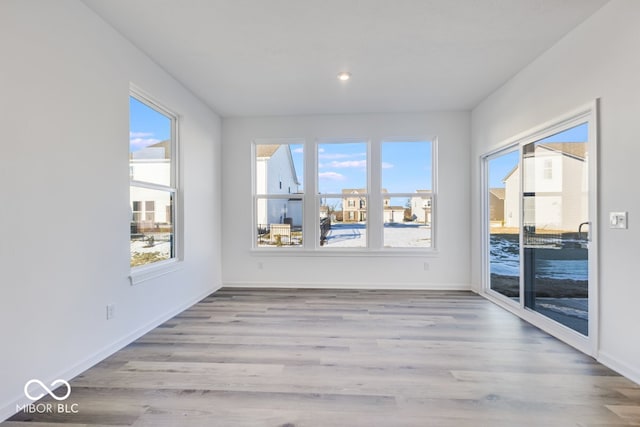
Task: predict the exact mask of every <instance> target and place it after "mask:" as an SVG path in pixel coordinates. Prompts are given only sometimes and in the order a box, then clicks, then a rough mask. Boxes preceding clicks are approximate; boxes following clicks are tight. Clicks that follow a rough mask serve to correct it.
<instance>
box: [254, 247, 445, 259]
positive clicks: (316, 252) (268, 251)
mask: <svg viewBox="0 0 640 427" xmlns="http://www.w3.org/2000/svg"><path fill="white" fill-rule="evenodd" d="M250 252H251V255H252V256H267V257H270V256H275V257H277V256H287V257H291V256H294V257H295V256H300V257H403V258H412V257H415V258H424V257H437V256H438V255H439V254H440V253H439V252H438V250H436V249H434V248H426V249H410V248H397V249H386V250H380V249H376V250H374V249H359V250H358V249H349V248H334V249H294V248H291V249H288V248H253V249H251V251H250Z"/></svg>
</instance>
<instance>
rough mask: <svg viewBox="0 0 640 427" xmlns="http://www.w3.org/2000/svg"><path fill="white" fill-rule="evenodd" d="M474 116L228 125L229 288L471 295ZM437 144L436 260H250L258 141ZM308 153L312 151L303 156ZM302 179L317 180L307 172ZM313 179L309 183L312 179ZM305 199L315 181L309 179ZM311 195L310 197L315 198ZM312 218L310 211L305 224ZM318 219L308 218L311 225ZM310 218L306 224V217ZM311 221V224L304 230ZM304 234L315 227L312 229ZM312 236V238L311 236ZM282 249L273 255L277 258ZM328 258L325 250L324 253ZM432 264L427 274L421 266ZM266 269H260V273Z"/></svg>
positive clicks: (235, 121)
mask: <svg viewBox="0 0 640 427" xmlns="http://www.w3.org/2000/svg"><path fill="white" fill-rule="evenodd" d="M469 119H470V117H469V113H462V112H451V113H425V114H367V115H352V116H349V115H345V116H299V117H263V118H229V119H224V120H223V126H222V128H223V132H222V134H223V137H222V139H223V147H222V152H223V156H224V158H225V162H224V165H223V167H222V168H223V169H222V173H223V180H224V182H225V191H224V194H223V200H222V218H223V224H224V227H223V234H222V246H223V255H222V264H223V269H222V270H223V283H224V284H225V285H255V286H301V287H318V286H331V287H386V288H438V289H441V288H456V289H468V288H469V270H468V266H469V259H470V255H469V247H468V242H469V234H470V230H469V209H470V205H469V199H470V194H469V182H470V175H469V140H470V136H469ZM412 136H413V137H422V138H427V137H437V138H438V144H439V145H438V158H439V164H438V168H439V169H438V171H439V176H438V187H439V198H438V206H437V209H438V210H437V213H438V218H437V219H436V220H435V221H436V222H437V231H436V232H437V237H438V239H439V240H438V244H437V245H438V249H439V253H438V254H437V255H435V256H433V257H411V256H407V257H386V256H385V257H378V256H376V257H371V256H357V257H345V256H340V255H335V256H315V255H314V254H313V253H311V254H306V256H291V255H290V254H280V255H278V256H264V255H262V254H256V253H252V252H251V247H252V218H251V197H250V195H251V182H250V179H251V142H252V141H253V140H254V139H256V138H303V139H305V140H306V141H308V142H313V141H316V140H317V138H347V137H356V138H368V139H372V140H379V139H381V138H391V137H412ZM305 151H308V149H307V150H305ZM305 173H313V171H307V170H306V169H305ZM307 176H309V175H307ZM304 182H305V186H306V189H307V191H310V190H309V185H310V184H309V185H307V184H308V183H310V182H311V181H310V180H309V179H305V180H304ZM310 194H311V193H310ZM307 215H308V213H307V212H306V211H305V216H307ZM313 215H314V213H311V218H313ZM307 218H309V217H307ZM308 223H309V221H308V222H307V224H308ZM307 227H311V226H310V225H307ZM309 231H311V230H309ZM277 251H278V249H274V250H273V251H270V253H274V252H277ZM321 252H322V254H323V255H326V253H327V251H326V250H321ZM425 262H427V263H428V264H429V266H428V268H429V269H428V271H425V267H424V263H425ZM259 265H262V269H260V268H259Z"/></svg>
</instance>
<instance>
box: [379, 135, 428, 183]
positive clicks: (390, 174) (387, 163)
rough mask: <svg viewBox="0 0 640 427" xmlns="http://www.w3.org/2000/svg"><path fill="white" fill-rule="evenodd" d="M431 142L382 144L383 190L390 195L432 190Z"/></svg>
mask: <svg viewBox="0 0 640 427" xmlns="http://www.w3.org/2000/svg"><path fill="white" fill-rule="evenodd" d="M431 168H432V155H431V142H429V141H417V142H385V143H383V144H382V188H383V190H387V191H388V192H389V193H413V192H415V191H425V190H429V191H430V190H432V187H433V184H432V169H431Z"/></svg>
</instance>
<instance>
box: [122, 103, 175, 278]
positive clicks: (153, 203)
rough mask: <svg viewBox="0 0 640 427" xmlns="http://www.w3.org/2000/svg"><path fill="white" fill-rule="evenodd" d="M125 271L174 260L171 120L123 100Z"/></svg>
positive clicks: (147, 105)
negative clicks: (125, 108) (126, 109)
mask: <svg viewBox="0 0 640 427" xmlns="http://www.w3.org/2000/svg"><path fill="white" fill-rule="evenodd" d="M129 126H130V130H129V177H130V185H129V194H130V209H131V238H130V250H131V267H138V266H143V265H149V264H154V263H157V262H160V261H164V260H169V259H172V258H175V256H176V255H175V253H176V248H175V242H176V239H175V224H174V218H175V205H176V194H177V190H176V161H175V159H176V116H175V115H174V114H172V113H170V112H169V111H167V110H166V109H164V108H162V107H160V106H159V105H157V104H156V103H154V102H152V101H150V100H148V99H146V98H145V97H143V96H141V95H139V94H137V93H132V95H131V96H130V98H129Z"/></svg>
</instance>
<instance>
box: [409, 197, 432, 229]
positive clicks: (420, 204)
mask: <svg viewBox="0 0 640 427" xmlns="http://www.w3.org/2000/svg"><path fill="white" fill-rule="evenodd" d="M431 205H432V202H431V190H416V195H415V196H413V197H412V198H411V217H412V218H414V220H415V221H416V222H418V223H423V224H431Z"/></svg>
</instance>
